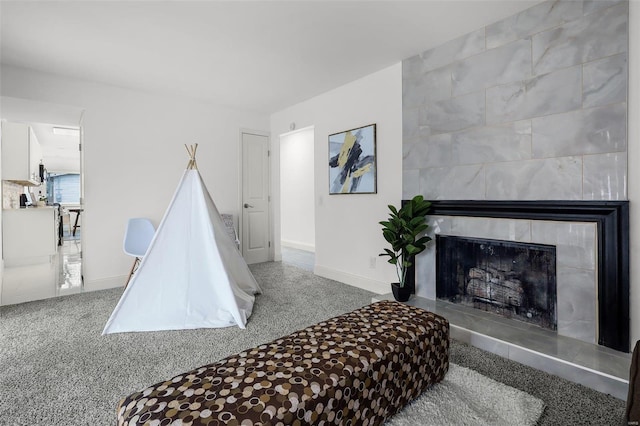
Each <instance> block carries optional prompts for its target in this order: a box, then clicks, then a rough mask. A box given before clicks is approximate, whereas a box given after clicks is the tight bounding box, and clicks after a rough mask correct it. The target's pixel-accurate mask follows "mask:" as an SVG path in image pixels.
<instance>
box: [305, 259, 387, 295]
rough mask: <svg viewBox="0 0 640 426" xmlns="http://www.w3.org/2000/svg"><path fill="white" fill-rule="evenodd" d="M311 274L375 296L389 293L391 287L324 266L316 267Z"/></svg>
mask: <svg viewBox="0 0 640 426" xmlns="http://www.w3.org/2000/svg"><path fill="white" fill-rule="evenodd" d="M313 273H314V274H316V275H318V276H320V277H324V278H329V279H331V280H334V281H339V282H341V283H345V284H348V285H351V286H353V287H358V288H362V289H364V290H369V291H372V292H374V293H377V294H385V293H389V289H390V288H391V285H390V284H389V283H388V282H382V281H376V280H372V279H371V278H365V277H362V276H360V275H354V274H351V273H349V272H343V271H338V270H336V269H332V268H327V267H325V266H320V265H316V266H315V268H314V269H313Z"/></svg>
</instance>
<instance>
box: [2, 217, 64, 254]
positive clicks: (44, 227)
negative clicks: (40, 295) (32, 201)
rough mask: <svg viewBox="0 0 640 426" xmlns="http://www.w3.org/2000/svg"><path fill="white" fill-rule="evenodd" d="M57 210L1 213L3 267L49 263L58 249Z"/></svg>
mask: <svg viewBox="0 0 640 426" xmlns="http://www.w3.org/2000/svg"><path fill="white" fill-rule="evenodd" d="M58 221H59V217H58V209H57V207H29V208H23V209H4V210H3V211H2V246H3V257H4V260H5V266H13V265H15V264H29V263H41V262H48V261H50V256H53V255H55V254H56V253H57V250H58Z"/></svg>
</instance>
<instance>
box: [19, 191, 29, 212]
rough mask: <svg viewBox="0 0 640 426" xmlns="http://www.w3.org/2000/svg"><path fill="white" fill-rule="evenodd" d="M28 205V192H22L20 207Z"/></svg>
mask: <svg viewBox="0 0 640 426" xmlns="http://www.w3.org/2000/svg"><path fill="white" fill-rule="evenodd" d="M25 207H27V194H20V208H21V209H23V208H25Z"/></svg>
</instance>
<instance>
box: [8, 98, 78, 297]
mask: <svg viewBox="0 0 640 426" xmlns="http://www.w3.org/2000/svg"><path fill="white" fill-rule="evenodd" d="M2 107H3V111H2V113H3V116H2V124H3V127H4V126H6V125H7V123H11V124H15V126H16V127H17V128H23V129H27V130H26V132H27V134H28V135H29V136H28V138H27V139H28V141H27V143H29V151H25V152H29V153H31V154H33V152H35V153H36V154H35V155H36V156H37V159H36V161H37V164H38V167H37V169H38V173H37V174H38V176H37V179H35V181H34V180H33V179H31V180H29V181H19V180H16V178H15V177H14V176H9V175H8V174H7V172H8V171H7V170H6V169H5V168H3V170H2V191H3V208H4V211H3V215H2V231H3V232H2V242H3V260H4V265H3V266H4V267H3V270H2V287H1V290H0V291H1V292H0V303H1V304H2V305H11V304H16V303H23V302H28V301H32V300H39V299H46V298H50V297H56V296H62V295H68V294H74V293H80V292H82V290H83V258H82V238H83V234H82V221H83V211H84V209H83V207H84V206H83V193H82V182H83V179H82V176H83V167H82V166H83V164H82V152H81V144H82V115H83V110H82V109H80V108H76V107H70V106H66V105H54V104H48V103H43V102H36V101H27V100H23V99H16V98H6V97H3V98H2ZM9 136H10V135H9V134H3V141H2V142H3V145H2V146H3V152H2V155H3V160H5V161H7V160H10V158H7V157H6V156H5V154H9V155H16V154H15V153H11V152H5V151H6V146H8V145H5V143H6V142H8V139H7V138H8V137H9ZM32 156H33V155H32ZM23 194H24V196H23ZM16 199H19V200H23V201H24V204H25V205H24V206H21V204H22V203H21V202H16V201H15V200H16ZM11 222H16V223H18V222H19V223H21V224H22V226H21V227H20V229H19V230H18V232H17V233H16V232H13V228H14V227H13V226H12V224H11ZM29 245H30V246H29ZM27 246H29V247H27Z"/></svg>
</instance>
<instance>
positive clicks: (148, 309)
mask: <svg viewBox="0 0 640 426" xmlns="http://www.w3.org/2000/svg"><path fill="white" fill-rule="evenodd" d="M192 151H193V154H192ZM192 151H190V154H192V160H191V161H189V167H190V168H191V167H193V168H192V169H187V170H185V172H184V175H183V176H182V179H181V181H180V184H179V185H178V189H177V190H176V192H175V194H174V196H173V199H172V200H171V203H170V204H169V207H168V209H167V211H166V212H165V215H164V218H163V219H162V222H161V223H160V226H159V227H158V230H157V231H156V234H155V236H154V238H153V240H152V241H151V244H150V246H149V249H148V250H147V254H146V255H145V256H144V258H143V260H142V262H141V264H140V267H139V268H138V271H137V272H136V274H135V275H134V276H133V278H132V279H131V281H130V282H129V285H128V286H127V288H126V289H125V291H124V293H123V294H122V297H121V298H120V301H119V302H118V305H117V306H116V308H115V309H114V311H113V313H112V314H111V317H110V318H109V320H108V321H107V324H106V326H105V328H104V331H103V332H102V334H109V333H121V332H130V331H156V330H181V329H192V328H215V327H228V326H233V325H237V326H238V327H240V328H245V324H246V322H247V318H249V316H250V315H251V312H252V309H253V303H254V299H255V297H254V295H255V294H257V293H260V287H259V286H258V283H257V282H256V280H255V278H254V277H253V275H252V274H251V271H250V270H249V267H248V266H247V264H246V262H245V261H244V259H243V258H242V256H241V254H240V252H239V251H238V249H237V247H236V245H235V242H233V241H232V240H231V238H229V235H228V234H227V232H226V230H225V226H224V223H223V221H222V218H221V217H220V214H219V212H218V209H217V208H216V206H215V204H214V203H213V200H212V199H211V196H210V195H209V191H208V190H207V188H206V187H205V185H204V182H203V181H202V178H201V176H200V173H199V172H198V170H197V168H196V167H195V160H194V158H195V149H193V150H192Z"/></svg>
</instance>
